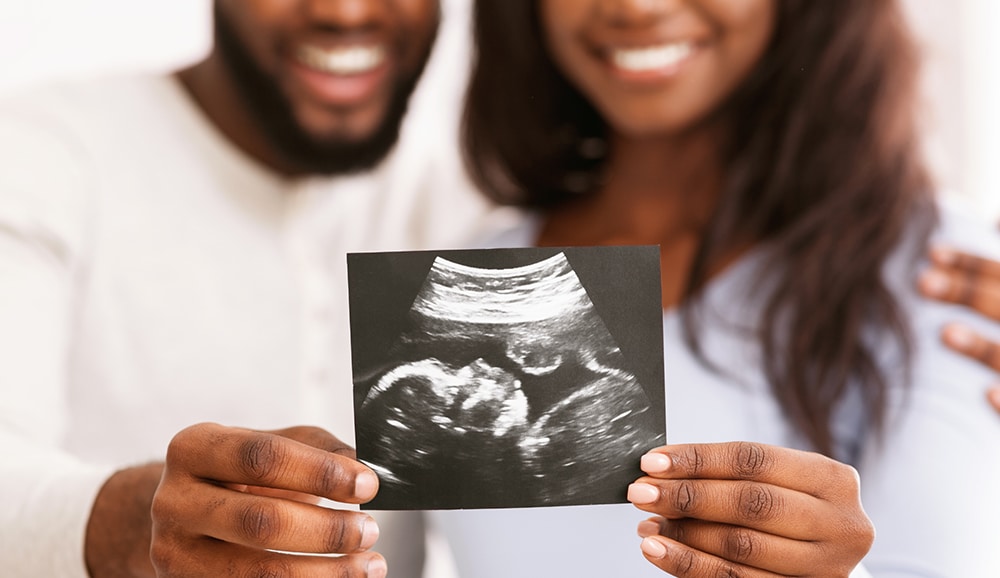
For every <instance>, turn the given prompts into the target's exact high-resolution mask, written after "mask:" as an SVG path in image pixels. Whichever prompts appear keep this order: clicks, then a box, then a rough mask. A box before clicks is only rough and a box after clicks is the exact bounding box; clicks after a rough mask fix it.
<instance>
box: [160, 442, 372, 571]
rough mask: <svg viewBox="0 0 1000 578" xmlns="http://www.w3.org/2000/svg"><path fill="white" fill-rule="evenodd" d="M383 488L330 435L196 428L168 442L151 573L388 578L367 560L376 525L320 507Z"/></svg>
mask: <svg viewBox="0 0 1000 578" xmlns="http://www.w3.org/2000/svg"><path fill="white" fill-rule="evenodd" d="M377 490H378V478H377V477H376V476H375V474H374V472H372V471H371V470H370V469H368V468H367V467H365V466H364V465H363V464H361V463H360V462H358V461H356V460H355V459H354V451H353V450H352V449H351V448H349V447H348V446H346V445H344V444H343V443H342V442H340V441H339V440H337V439H336V438H335V437H333V436H332V435H330V434H329V433H327V432H325V431H323V430H320V429H317V428H306V427H301V428H291V429H287V430H282V431H279V432H258V431H251V430H246V429H239V428H228V427H222V426H219V425H215V424H202V425H197V426H193V427H190V428H188V429H186V430H184V431H182V432H181V433H179V434H177V435H176V436H175V437H174V439H173V441H171V443H170V447H169V448H168V450H167V460H166V465H165V467H164V470H163V478H162V480H161V482H160V484H159V487H158V488H157V490H156V494H155V496H154V498H153V503H152V526H153V532H152V547H151V548H150V552H151V556H152V562H153V566H154V567H155V568H156V573H157V576H161V577H169V576H206V577H207V576H212V577H224V576H296V577H303V578H305V577H310V576H333V575H336V576H344V577H348V576H352V577H354V576H356V577H359V578H360V577H365V576H377V577H384V576H385V573H386V569H385V561H384V560H383V559H382V557H381V556H379V555H378V554H374V553H369V552H366V551H367V550H368V548H370V547H371V546H372V544H374V543H375V540H376V539H377V538H378V526H377V525H376V524H375V521H374V520H373V519H372V518H371V517H370V516H368V515H366V514H364V513H361V512H355V511H345V510H334V509H328V508H324V507H321V506H319V505H316V504H317V502H318V501H319V498H328V499H330V500H335V501H338V502H346V503H355V504H356V503H361V502H366V501H368V500H370V499H371V498H373V497H374V496H375V493H376V491H377ZM283 552H296V553H302V554H331V553H343V554H347V555H345V556H341V557H337V558H333V557H324V556H309V555H293V554H286V553H283Z"/></svg>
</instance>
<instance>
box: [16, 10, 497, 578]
mask: <svg viewBox="0 0 1000 578" xmlns="http://www.w3.org/2000/svg"><path fill="white" fill-rule="evenodd" d="M215 9H216V40H217V42H216V44H215V48H214V50H213V51H212V53H211V54H210V55H209V56H208V58H207V59H206V60H204V61H203V62H201V63H200V64H198V65H196V66H194V67H193V68H191V69H189V70H185V71H183V72H181V73H179V74H178V75H176V76H175V77H170V78H128V79H116V80H108V81H105V82H101V83H94V84H90V85H85V86H74V87H66V88H63V89H60V90H53V91H49V92H44V93H40V94H34V95H31V96H30V97H26V98H22V99H19V100H15V101H12V102H10V103H7V104H5V105H3V106H2V107H0V158H2V159H3V160H4V161H3V162H4V167H3V170H0V455H2V456H3V460H0V495H2V496H3V498H4V502H5V506H4V507H3V508H0V559H3V560H4V569H3V574H4V575H5V576H69V577H82V576H88V575H89V576H92V577H94V578H104V577H114V576H153V575H154V571H155V572H157V573H158V574H159V575H160V576H180V575H183V576H213V577H218V576H278V575H290V576H312V575H330V574H336V575H339V576H364V575H369V576H382V575H384V574H385V561H384V560H383V559H382V558H381V557H380V556H379V555H377V554H373V553H371V552H368V551H367V550H368V548H370V547H371V546H372V543H373V542H374V541H375V539H376V538H377V537H378V533H379V530H378V526H376V525H375V524H374V522H373V521H372V520H371V519H370V518H369V517H368V516H367V515H364V514H362V513H360V512H353V511H342V510H330V509H326V508H320V507H318V506H316V505H314V504H316V503H317V502H318V501H319V500H320V499H324V498H325V499H328V500H334V501H338V502H349V503H358V502H362V501H365V500H367V499H370V498H371V497H372V496H373V495H374V493H375V491H376V489H377V479H376V478H375V477H374V476H373V474H372V472H371V471H370V470H368V469H367V468H366V467H364V466H363V465H361V464H359V463H357V462H355V461H354V460H353V459H351V457H352V453H351V452H350V450H349V449H348V448H347V447H346V446H345V445H344V444H343V443H342V442H340V441H339V440H338V439H337V438H336V437H334V436H333V435H331V434H330V433H327V431H325V429H317V428H305V427H294V428H291V429H287V428H289V426H293V425H295V424H306V423H308V424H319V425H322V426H323V427H324V428H326V429H329V430H331V431H333V432H334V433H335V434H336V435H337V436H338V437H339V438H340V439H345V440H347V441H348V442H349V441H350V440H351V438H352V419H351V407H350V405H351V404H350V399H351V396H350V380H351V376H350V368H349V360H348V358H347V351H348V350H349V349H348V348H349V345H348V338H347V313H346V312H347V307H346V287H345V286H346V283H345V282H344V277H345V274H344V273H345V272H344V271H343V269H344V267H345V265H344V253H345V252H346V251H349V250H378V249H396V248H406V249H417V248H425V247H426V248H430V247H435V246H436V247H440V246H449V245H458V244H460V243H462V240H463V239H464V236H465V235H466V233H468V232H470V231H472V230H475V229H476V228H478V227H479V226H480V224H481V221H482V217H484V215H485V214H486V213H488V212H489V207H488V206H487V205H486V203H485V202H484V201H482V200H480V199H479V197H478V196H476V195H475V194H472V193H468V192H466V193H464V194H463V193H462V192H461V191H463V190H464V189H465V183H464V181H462V178H461V176H460V174H461V172H460V171H459V170H458V168H457V166H456V160H455V158H454V156H455V155H450V154H447V153H443V152H440V151H439V150H438V149H437V148H436V147H434V146H430V145H427V146H420V145H422V144H423V143H421V142H419V140H420V139H424V138H426V134H427V132H428V129H431V130H436V131H438V132H440V133H441V134H445V135H448V133H449V131H450V130H452V129H454V128H455V127H454V126H451V125H447V124H446V125H444V126H433V127H428V126H425V125H419V124H418V125H415V126H409V127H405V126H404V129H403V132H402V134H401V136H400V137H399V138H400V143H399V146H398V147H396V148H395V149H393V143H395V142H396V140H397V134H399V131H400V126H401V119H402V118H403V114H404V112H405V110H406V108H407V102H408V99H409V96H410V93H411V91H412V90H413V88H414V86H416V85H417V80H418V78H419V77H420V75H421V70H422V69H423V67H424V64H425V61H427V59H428V55H429V54H430V53H431V50H432V45H433V41H434V37H435V31H436V28H437V26H438V20H439V18H438V16H439V7H438V4H437V2H436V0H252V1H247V0H217V2H216V4H215ZM446 20H447V18H446ZM442 40H444V38H442ZM435 56H436V55H435ZM434 64H435V63H434V62H432V63H431V65H432V66H433V65H434ZM444 66H448V63H445V64H444ZM446 72H451V71H446ZM454 94H457V93H454ZM452 95H453V93H449V92H447V91H446V92H444V93H433V92H431V93H428V94H424V95H422V96H423V97H424V98H427V99H430V101H433V102H432V103H433V104H436V105H439V106H445V107H447V106H450V107H452V108H453V109H456V108H457V96H452ZM448 98H455V100H454V101H449V100H447V99H448ZM413 104H414V105H415V106H416V105H417V104H418V103H416V102H414V103H413ZM449 136H450V135H449ZM404 145H406V146H404ZM369 170H373V171H374V172H373V173H371V174H363V172H365V171H369ZM334 177H336V178H334ZM203 422H217V423H221V424H225V425H214V424H209V423H203ZM199 423H201V425H195V426H192V424H199ZM232 426H240V427H232ZM283 428H284V429H283ZM262 430H272V431H274V430H277V431H276V433H262ZM178 432H179V433H178ZM168 448H169V449H168ZM137 464H138V465H137ZM143 464H144V465H143ZM154 495H155V498H154ZM151 512H152V514H151ZM387 529H388V527H387V526H383V530H387ZM385 534H388V532H386V531H383V543H384V542H385V538H386V537H387V536H386V535H385ZM417 535H419V534H417ZM416 542H420V540H419V539H418V540H416ZM400 543H402V544H403V545H404V546H406V545H409V544H406V543H405V542H400ZM390 546H391V544H390ZM381 547H382V544H381V543H380V549H381ZM390 549H391V548H390ZM280 552H304V553H312V554H322V553H333V552H341V553H346V554H347V555H346V556H343V557H324V556H316V555H311V556H310V555H307V556H297V555H293V554H284V553H280ZM388 557H389V558H390V562H393V558H392V556H388ZM400 560H407V559H406V558H400ZM417 566H419V560H417V561H415V562H407V563H403V564H397V565H396V566H395V567H394V568H393V575H395V576H400V575H406V571H407V570H409V571H410V573H411V574H415V573H417V572H419V568H418V567H417Z"/></svg>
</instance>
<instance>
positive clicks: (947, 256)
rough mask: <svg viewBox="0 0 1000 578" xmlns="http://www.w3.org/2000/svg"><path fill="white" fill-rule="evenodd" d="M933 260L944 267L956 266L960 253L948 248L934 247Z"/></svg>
mask: <svg viewBox="0 0 1000 578" xmlns="http://www.w3.org/2000/svg"><path fill="white" fill-rule="evenodd" d="M931 258H932V259H934V260H935V261H937V262H938V263H941V264H942V265H954V264H955V263H957V262H958V252H957V251H955V250H953V249H949V248H948V247H934V248H932V249H931Z"/></svg>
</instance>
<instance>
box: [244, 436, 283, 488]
mask: <svg viewBox="0 0 1000 578" xmlns="http://www.w3.org/2000/svg"><path fill="white" fill-rule="evenodd" d="M278 461H279V454H278V448H277V444H276V442H275V438H274V437H273V436H270V435H255V436H252V437H250V438H249V439H246V440H244V441H243V442H242V443H240V446H239V449H238V450H237V455H236V462H237V467H239V469H240V471H241V472H243V474H244V475H246V476H247V477H248V478H249V479H251V480H254V481H255V482H258V483H261V482H266V481H267V480H269V479H271V478H272V476H273V475H274V470H275V468H276V466H277V465H278Z"/></svg>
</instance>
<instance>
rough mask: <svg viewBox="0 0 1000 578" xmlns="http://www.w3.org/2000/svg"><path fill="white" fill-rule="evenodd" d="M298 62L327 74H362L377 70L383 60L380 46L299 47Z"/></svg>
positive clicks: (382, 50)
mask: <svg viewBox="0 0 1000 578" xmlns="http://www.w3.org/2000/svg"><path fill="white" fill-rule="evenodd" d="M297 57H298V60H299V62H301V63H302V64H304V65H305V66H308V67H309V68H312V69H313V70H318V71H320V72H326V73H328V74H362V73H365V72H369V71H371V70H374V69H375V68H377V67H378V66H379V65H380V64H382V62H383V61H384V60H385V49H384V48H383V47H382V46H381V45H371V46H347V47H343V48H319V47H317V46H301V47H299V50H298V52H297Z"/></svg>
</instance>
